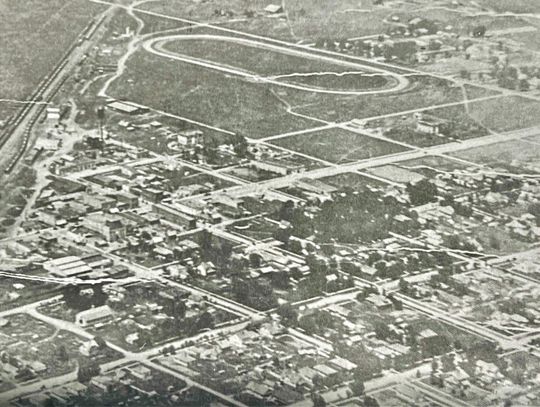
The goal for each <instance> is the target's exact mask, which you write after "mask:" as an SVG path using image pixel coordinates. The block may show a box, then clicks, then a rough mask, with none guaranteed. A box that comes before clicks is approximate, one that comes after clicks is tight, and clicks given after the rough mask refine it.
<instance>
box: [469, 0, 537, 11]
mask: <svg viewBox="0 0 540 407" xmlns="http://www.w3.org/2000/svg"><path fill="white" fill-rule="evenodd" d="M476 3H478V4H480V5H482V6H483V7H486V8H490V9H493V10H495V11H500V12H513V13H534V12H537V11H538V3H536V2H534V1H531V0H512V1H508V0H476Z"/></svg>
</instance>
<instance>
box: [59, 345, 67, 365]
mask: <svg viewBox="0 0 540 407" xmlns="http://www.w3.org/2000/svg"><path fill="white" fill-rule="evenodd" d="M56 357H57V358H58V360H60V361H61V362H67V361H68V360H69V353H68V351H67V349H66V346H65V345H60V346H58V348H56Z"/></svg>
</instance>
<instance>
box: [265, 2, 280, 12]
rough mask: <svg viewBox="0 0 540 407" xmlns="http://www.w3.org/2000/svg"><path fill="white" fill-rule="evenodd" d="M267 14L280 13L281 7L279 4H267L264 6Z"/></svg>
mask: <svg viewBox="0 0 540 407" xmlns="http://www.w3.org/2000/svg"><path fill="white" fill-rule="evenodd" d="M264 11H265V12H266V13H267V14H280V13H283V7H282V6H281V5H280V4H269V5H268V6H266V7H265V8H264Z"/></svg>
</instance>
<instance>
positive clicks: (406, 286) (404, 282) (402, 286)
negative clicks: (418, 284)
mask: <svg viewBox="0 0 540 407" xmlns="http://www.w3.org/2000/svg"><path fill="white" fill-rule="evenodd" d="M409 288H410V287H409V283H408V282H407V280H405V279H404V278H403V277H402V278H400V279H399V289H400V291H401V292H402V293H404V294H407V293H408V292H409Z"/></svg>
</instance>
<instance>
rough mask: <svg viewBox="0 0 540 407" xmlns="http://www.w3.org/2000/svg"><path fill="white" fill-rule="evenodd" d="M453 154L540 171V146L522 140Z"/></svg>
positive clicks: (493, 163) (512, 167)
mask: <svg viewBox="0 0 540 407" xmlns="http://www.w3.org/2000/svg"><path fill="white" fill-rule="evenodd" d="M452 155H454V156H456V157H459V158H462V159H466V160H469V161H473V162H475V163H478V164H486V165H489V166H490V167H499V168H508V169H523V170H524V171H525V172H531V171H535V172H538V171H540V148H534V146H533V145H531V144H530V143H527V142H525V141H521V140H513V141H508V142H505V143H496V144H492V145H489V146H483V147H480V148H473V149H470V150H466V151H462V152H459V153H455V154H452ZM525 168H527V169H528V170H525Z"/></svg>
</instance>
